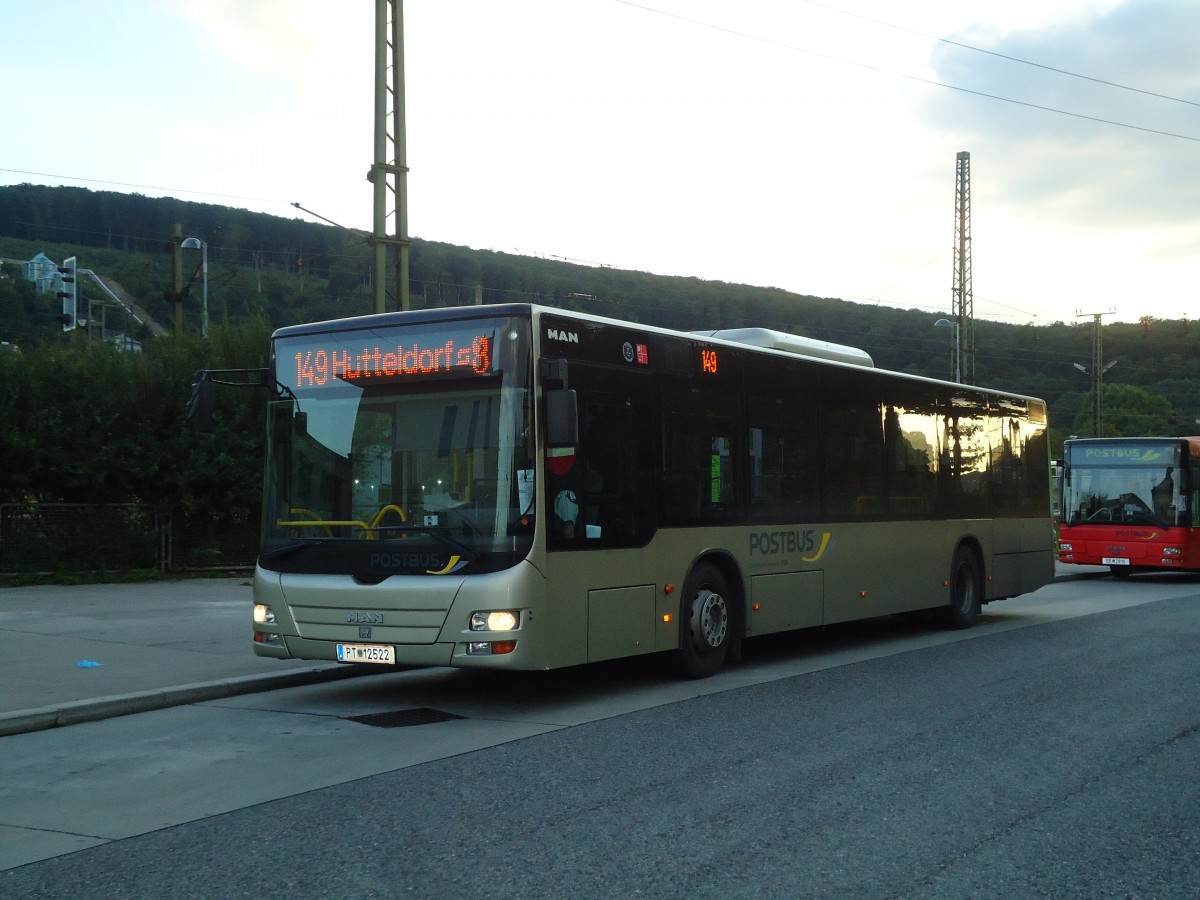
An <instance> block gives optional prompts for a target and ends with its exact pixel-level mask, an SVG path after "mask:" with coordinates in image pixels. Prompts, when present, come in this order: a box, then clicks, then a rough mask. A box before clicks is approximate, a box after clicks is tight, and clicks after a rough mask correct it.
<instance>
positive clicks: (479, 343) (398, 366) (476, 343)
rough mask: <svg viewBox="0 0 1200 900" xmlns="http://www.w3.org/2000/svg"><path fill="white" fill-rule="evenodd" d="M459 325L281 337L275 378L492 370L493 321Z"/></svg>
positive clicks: (303, 385)
mask: <svg viewBox="0 0 1200 900" xmlns="http://www.w3.org/2000/svg"><path fill="white" fill-rule="evenodd" d="M472 324H474V325H475V326H476V327H475V328H474V329H472V330H470V331H464V330H462V329H454V330H452V331H451V330H445V331H431V330H428V329H422V330H414V329H400V328H395V329H372V330H370V331H362V332H353V331H351V332H334V333H330V334H326V335H313V336H306V337H302V338H289V339H286V340H281V341H280V342H279V344H278V346H277V347H276V363H275V364H276V368H277V370H278V371H277V376H276V377H277V378H278V379H279V381H280V383H282V384H285V385H287V386H288V387H289V388H291V389H292V390H314V389H317V390H319V389H321V388H325V387H329V386H331V385H339V384H356V385H358V386H359V387H365V386H366V385H367V384H368V383H378V382H386V381H391V382H396V381H405V380H408V379H416V378H427V377H431V376H440V375H453V376H459V377H461V376H467V377H474V376H483V375H490V374H491V373H492V360H493V354H494V351H495V329H494V327H493V326H494V322H476V323H472Z"/></svg>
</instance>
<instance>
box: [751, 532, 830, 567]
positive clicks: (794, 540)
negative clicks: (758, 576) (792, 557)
mask: <svg viewBox="0 0 1200 900" xmlns="http://www.w3.org/2000/svg"><path fill="white" fill-rule="evenodd" d="M829 537H830V534H829V532H823V533H822V534H821V541H820V544H819V545H818V543H817V531H816V529H815V528H807V529H802V530H801V529H796V530H792V531H756V532H752V533H751V534H750V555H751V556H754V555H755V554H756V553H757V554H758V555H760V556H776V555H779V554H781V553H804V554H811V553H812V552H813V551H814V550H815V551H817V552H816V554H815V555H812V556H809V555H806V556H804V557H802V558H803V559H804V561H805V562H816V561H817V560H818V559H820V558H821V556H822V555H823V554H824V553H825V548H826V547H828V546H829Z"/></svg>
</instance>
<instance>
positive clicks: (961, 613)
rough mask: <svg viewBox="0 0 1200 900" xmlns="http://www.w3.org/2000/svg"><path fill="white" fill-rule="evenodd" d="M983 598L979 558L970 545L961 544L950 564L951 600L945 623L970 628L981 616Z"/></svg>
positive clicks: (944, 616) (945, 610)
mask: <svg viewBox="0 0 1200 900" xmlns="http://www.w3.org/2000/svg"><path fill="white" fill-rule="evenodd" d="M982 598H983V579H982V577H981V572H980V570H979V559H978V558H977V557H976V556H975V554H974V552H973V551H972V550H971V549H970V548H969V547H965V546H962V545H960V546H959V547H958V549H957V550H955V551H954V561H953V562H952V563H951V565H950V602H949V603H948V604H947V605H946V607H945V608H944V610H943V616H942V617H943V620H944V621H945V624H946V625H948V626H949V627H951V628H970V627H971V626H972V625H974V624H975V620H976V619H977V618H979V609H980V606H981V603H982Z"/></svg>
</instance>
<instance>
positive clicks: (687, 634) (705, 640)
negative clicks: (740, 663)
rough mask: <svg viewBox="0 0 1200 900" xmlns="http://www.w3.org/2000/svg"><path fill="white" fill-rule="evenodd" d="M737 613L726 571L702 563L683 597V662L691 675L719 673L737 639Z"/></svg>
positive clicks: (710, 564) (689, 582) (681, 664)
mask: <svg viewBox="0 0 1200 900" xmlns="http://www.w3.org/2000/svg"><path fill="white" fill-rule="evenodd" d="M733 626H734V615H733V607H732V599H731V597H730V593H729V585H728V584H727V583H726V581H725V575H724V574H723V573H722V572H721V570H720V569H719V568H717V567H716V566H715V565H713V564H712V563H707V562H705V563H700V565H698V566H696V567H695V568H694V569H692V572H691V574H690V575H688V577H687V581H685V582H684V587H683V596H682V597H681V598H680V601H679V664H680V667H681V668H682V670H683V673H684V674H685V675H687V676H688V677H689V678H708V677H709V676H710V675H714V674H716V672H717V670H718V669H720V668H721V665H722V664H723V663H724V662H725V657H726V656H727V655H728V654H729V647H730V645H731V644H732V643H733V639H734V636H733V631H734V627H733Z"/></svg>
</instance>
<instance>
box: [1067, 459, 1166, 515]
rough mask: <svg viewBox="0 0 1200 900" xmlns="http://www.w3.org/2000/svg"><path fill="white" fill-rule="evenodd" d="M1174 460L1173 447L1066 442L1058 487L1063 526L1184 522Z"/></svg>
mask: <svg viewBox="0 0 1200 900" xmlns="http://www.w3.org/2000/svg"><path fill="white" fill-rule="evenodd" d="M1179 458H1180V450H1179V445H1178V444H1176V443H1166V442H1164V443H1161V444H1152V443H1149V442H1145V441H1142V442H1138V443H1132V442H1131V443H1129V444H1123V443H1120V442H1115V441H1111V440H1109V441H1104V442H1103V443H1101V442H1087V441H1081V442H1079V443H1068V444H1067V460H1066V463H1067V473H1066V483H1065V484H1064V486H1063V510H1064V514H1065V516H1066V522H1067V524H1068V525H1080V524H1083V523H1092V524H1094V523H1107V522H1112V523H1119V524H1128V525H1137V524H1140V525H1159V526H1162V527H1171V526H1175V525H1186V524H1188V522H1189V521H1190V519H1189V516H1188V511H1187V503H1186V497H1187V493H1186V486H1185V485H1184V484H1182V481H1183V478H1184V472H1183V471H1182V470H1181V468H1180V464H1179ZM1181 498H1183V499H1181Z"/></svg>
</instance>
